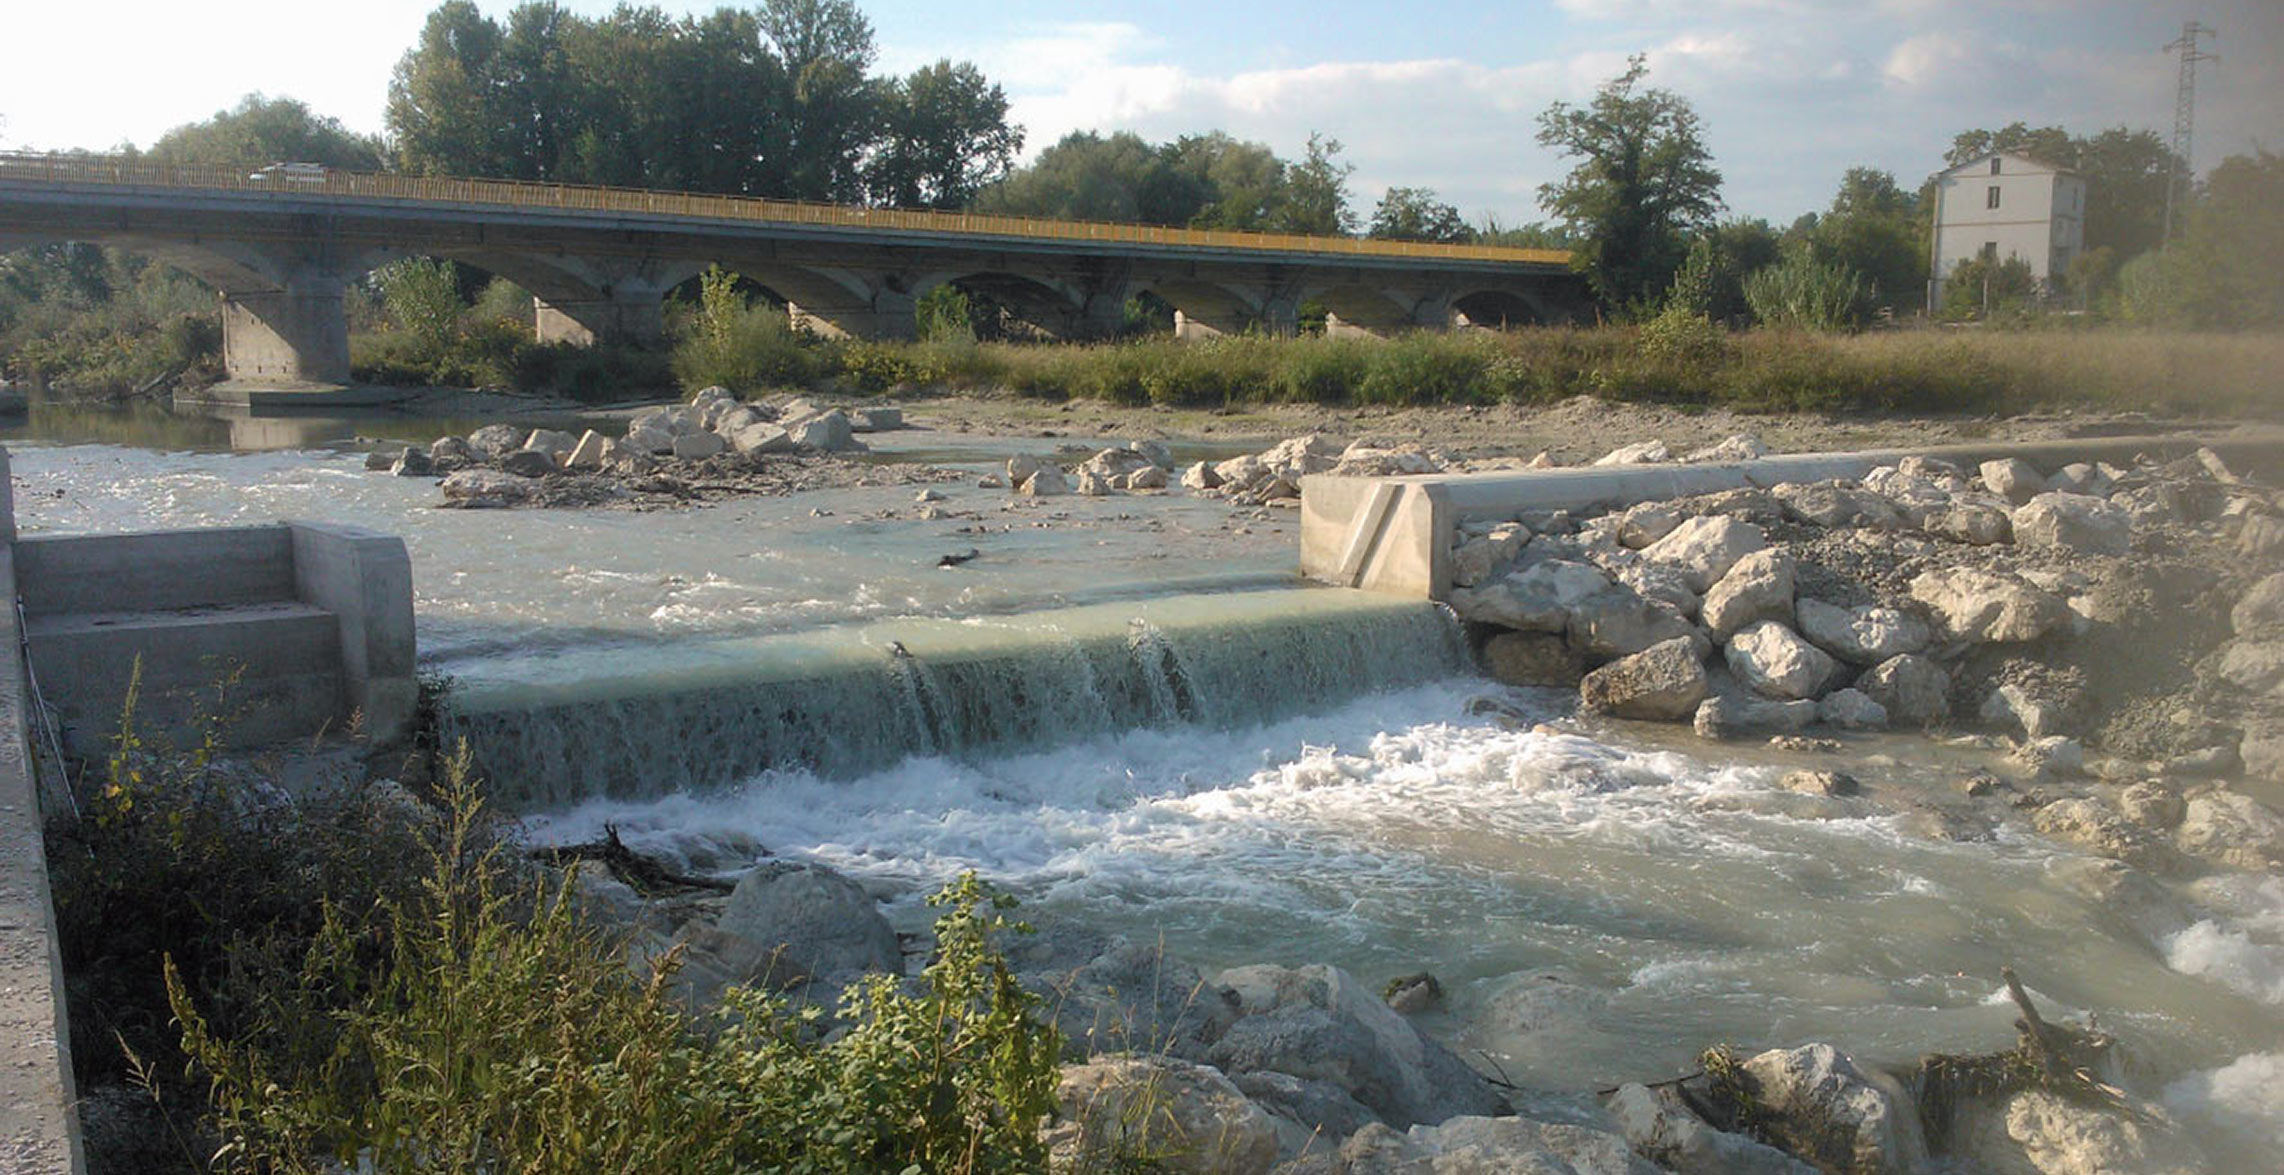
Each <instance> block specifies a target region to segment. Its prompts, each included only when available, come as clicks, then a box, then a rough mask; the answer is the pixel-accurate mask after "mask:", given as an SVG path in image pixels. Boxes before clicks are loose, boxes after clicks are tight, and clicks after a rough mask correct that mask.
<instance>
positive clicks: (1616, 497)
mask: <svg viewBox="0 0 2284 1175" xmlns="http://www.w3.org/2000/svg"><path fill="white" fill-rule="evenodd" d="M2199 447H2210V448H2212V449H2213V450H2215V451H2216V452H2218V453H2220V454H2221V456H2222V457H2224V458H2226V459H2228V460H2229V461H2231V462H2232V463H2236V464H2240V465H2243V466H2245V467H2248V468H2253V469H2260V470H2272V469H2275V468H2277V467H2279V465H2280V464H2284V433H2275V432H2264V433H2255V434H2232V435H2227V436H2209V437H2200V436H2189V435H2185V436H2143V437H2094V438H2082V439H2076V440H2063V441H2022V442H2011V443H2010V442H2005V441H1992V442H1988V443H1981V444H1967V445H1939V446H1933V447H1928V448H1917V449H1872V450H1865V451H1862V452H1856V453H1805V454H1795V455H1787V456H1777V457H1764V458H1761V459H1759V460H1754V461H1733V462H1707V463H1703V464H1657V465H1608V466H1582V467H1573V468H1568V469H1544V470H1529V471H1523V472H1514V473H1504V472H1503V473H1476V474H1417V475H1412V476H1408V477H1335V476H1333V475H1331V474H1312V475H1310V476H1308V477H1305V478H1302V479H1301V574H1303V575H1306V576H1308V577H1309V578H1311V579H1314V580H1317V581H1319V582H1322V583H1329V584H1333V585H1335V586H1339V587H1353V588H1362V589H1364V590H1366V591H1376V592H1390V593H1394V594H1398V595H1406V596H1414V597H1419V598H1424V599H1432V600H1441V599H1444V598H1445V597H1447V596H1448V595H1450V593H1451V549H1452V541H1453V538H1454V536H1455V532H1456V530H1457V528H1458V526H1459V524H1460V523H1462V522H1467V521H1472V520H1483V519H1506V518H1512V517H1514V516H1515V515H1517V514H1518V513H1522V512H1525V511H1537V510H1585V509H1590V508H1593V509H1612V508H1618V507H1624V506H1630V505H1632V504H1634V503H1636V502H1649V501H1659V500H1662V499H1666V498H1678V497H1686V496H1689V495H1693V494H1712V493H1720V492H1722V491H1725V490H1737V489H1747V488H1753V487H1759V488H1764V489H1765V488H1767V487H1769V486H1775V485H1782V484H1784V483H1786V482H1816V481H1827V480H1831V479H1835V478H1838V479H1843V480H1851V481H1853V480H1857V479H1860V478H1862V477H1863V476H1864V475H1865V474H1867V473H1870V472H1871V471H1872V470H1874V469H1877V468H1879V467H1880V466H1882V465H1893V464H1895V463H1896V462H1897V461H1900V460H1902V459H1903V458H1905V457H1912V456H1920V457H1934V458H1940V459H1942V460H1945V461H1949V462H1952V463H1953V464H1956V465H1959V466H1962V467H1964V468H1967V469H1973V468H1974V467H1975V466H1977V465H1980V464H1981V463H1983V462H1985V461H1989V460H1993V459H1996V458H2001V457H2020V458H2022V459H2023V460H2025V461H2028V462H2030V463H2031V464H2033V465H2036V466H2038V467H2039V468H2040V469H2041V470H2043V471H2048V472H2051V471H2052V470H2054V469H2057V468H2059V467H2061V466H2063V465H2066V464H2069V463H2071V462H2075V461H2111V462H2117V463H2130V462H2131V461H2132V460H2133V459H2134V458H2135V457H2137V456H2140V455H2144V454H2146V455H2150V456H2156V457H2164V458H2170V457H2179V456H2186V455H2188V454H2190V453H2193V452H2195V451H2196V450H2197V449H2198V448H2199Z"/></svg>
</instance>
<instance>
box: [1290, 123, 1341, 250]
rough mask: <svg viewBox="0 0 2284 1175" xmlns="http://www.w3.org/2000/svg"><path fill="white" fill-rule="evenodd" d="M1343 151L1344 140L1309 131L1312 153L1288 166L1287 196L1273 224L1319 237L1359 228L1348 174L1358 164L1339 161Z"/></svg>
mask: <svg viewBox="0 0 2284 1175" xmlns="http://www.w3.org/2000/svg"><path fill="white" fill-rule="evenodd" d="M1339 154H1340V140H1338V139H1328V138H1325V137H1324V135H1323V134H1322V133H1320V132H1317V131H1310V132H1309V145H1308V153H1307V154H1306V155H1305V156H1303V157H1302V159H1301V161H1300V162H1299V163H1295V164H1292V165H1290V166H1288V167H1287V168H1286V169H1285V192H1284V199H1283V200H1282V201H1280V202H1279V203H1278V207H1277V211H1276V212H1275V214H1274V215H1272V216H1271V217H1270V227H1271V228H1273V229H1275V230H1276V231H1278V232H1286V233H1303V234H1306V235H1308V236H1316V237H1335V236H1346V235H1348V234H1349V233H1353V232H1355V231H1356V213H1355V211H1354V210H1353V209H1351V208H1349V206H1348V177H1349V176H1350V175H1352V174H1354V173H1355V171H1356V165H1355V164H1353V163H1338V162H1335V157H1336V156H1338V155H1339Z"/></svg>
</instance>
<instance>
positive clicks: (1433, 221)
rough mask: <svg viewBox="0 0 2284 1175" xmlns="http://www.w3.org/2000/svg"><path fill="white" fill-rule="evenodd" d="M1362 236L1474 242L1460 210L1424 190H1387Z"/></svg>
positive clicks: (1399, 239) (1471, 230)
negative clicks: (1460, 215)
mask: <svg viewBox="0 0 2284 1175" xmlns="http://www.w3.org/2000/svg"><path fill="white" fill-rule="evenodd" d="M1364 235H1365V236H1368V237H1379V238H1382V239H1384V240H1391V241H1437V242H1444V243H1457V244H1464V243H1466V242H1468V241H1472V240H1474V239H1475V230H1474V229H1472V228H1470V227H1468V224H1467V222H1466V221H1464V220H1461V219H1460V217H1459V209H1457V208H1454V207H1452V206H1451V205H1449V204H1446V203H1444V202H1443V201H1441V200H1438V199H1436V198H1435V193H1434V192H1433V191H1431V190H1429V189H1427V188H1390V189H1388V194H1387V195H1385V196H1382V197H1380V204H1379V206H1378V207H1376V208H1374V209H1373V210H1372V224H1371V227H1370V228H1367V229H1366V230H1365V232H1364Z"/></svg>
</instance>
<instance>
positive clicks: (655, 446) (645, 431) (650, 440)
mask: <svg viewBox="0 0 2284 1175" xmlns="http://www.w3.org/2000/svg"><path fill="white" fill-rule="evenodd" d="M620 444H622V445H624V446H626V448H627V449H628V450H629V451H631V452H636V453H643V454H647V455H650V456H653V457H656V456H662V455H664V454H667V453H671V452H673V451H674V434H673V433H671V432H668V431H666V430H664V429H660V428H652V427H650V426H648V425H640V424H638V425H635V426H633V427H631V428H629V429H627V435H626V439H625V440H624V441H621V442H620Z"/></svg>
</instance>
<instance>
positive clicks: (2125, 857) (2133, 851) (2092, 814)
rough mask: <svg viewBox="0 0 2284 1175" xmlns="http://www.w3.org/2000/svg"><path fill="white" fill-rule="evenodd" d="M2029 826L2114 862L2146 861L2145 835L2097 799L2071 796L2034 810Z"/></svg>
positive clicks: (2149, 845)
mask: <svg viewBox="0 0 2284 1175" xmlns="http://www.w3.org/2000/svg"><path fill="white" fill-rule="evenodd" d="M2030 825H2031V827H2033V828H2036V829H2037V830H2038V834H2039V835H2040V836H2044V837H2047V838H2050V839H2052V840H2057V841H2060V842H2062V843H2064V844H2067V845H2073V846H2076V847H2077V848H2080V849H2084V850H2085V851H2087V852H2089V853H2092V854H2094V855H2095V856H2097V857H2108V858H2110V859H2111V860H2114V861H2128V862H2140V861H2144V860H2146V859H2147V858H2148V854H2149V850H2150V848H2151V842H2150V839H2149V834H2148V833H2147V832H2145V831H2144V830H2142V829H2141V828H2138V827H2136V826H2135V825H2133V824H2130V823H2127V822H2126V821H2125V820H2124V819H2123V818H2122V817H2120V816H2119V815H2118V814H2117V813H2115V812H2112V811H2110V810H2109V808H2107V807H2105V806H2103V804H2102V802H2101V801H2099V800H2092V799H2086V798H2083V797H2076V796H2074V797H2071V798H2068V799H2061V800H2056V801H2054V802H2053V803H2051V804H2047V805H2046V806H2045V807H2042V808H2040V809H2038V811H2037V812H2035V813H2033V814H2032V815H2031V818H2030Z"/></svg>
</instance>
